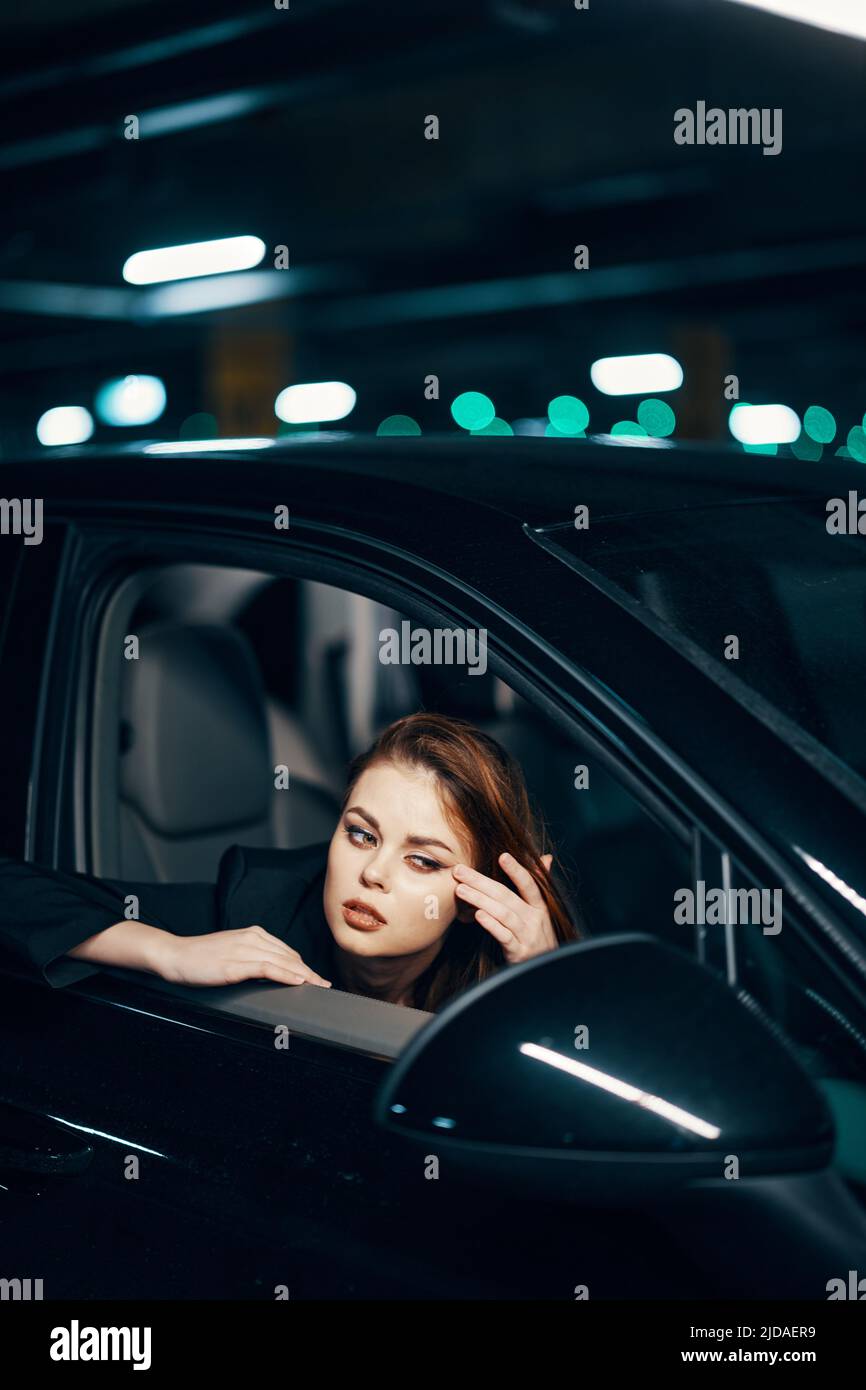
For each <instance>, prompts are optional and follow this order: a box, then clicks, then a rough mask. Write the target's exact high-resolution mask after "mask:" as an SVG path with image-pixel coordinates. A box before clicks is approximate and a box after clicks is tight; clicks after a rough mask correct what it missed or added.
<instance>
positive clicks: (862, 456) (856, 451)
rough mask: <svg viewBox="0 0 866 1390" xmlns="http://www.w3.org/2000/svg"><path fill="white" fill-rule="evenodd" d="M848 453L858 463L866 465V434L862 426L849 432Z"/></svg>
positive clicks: (855, 427) (856, 426) (857, 426)
mask: <svg viewBox="0 0 866 1390" xmlns="http://www.w3.org/2000/svg"><path fill="white" fill-rule="evenodd" d="M848 452H849V453H850V455H851V457H852V458H855V459H856V460H857V462H858V463H866V433H864V430H863V426H862V425H854V427H853V429H850V430H849V431H848Z"/></svg>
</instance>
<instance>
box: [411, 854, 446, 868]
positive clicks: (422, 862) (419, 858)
mask: <svg viewBox="0 0 866 1390" xmlns="http://www.w3.org/2000/svg"><path fill="white" fill-rule="evenodd" d="M409 860H410V863H411V862H415V863H416V864H417V865H418V867H419V868H423V869H441V868H442V865H441V864H439V863H438V862H437V861H436V860H435V859H428V858H427V857H426V856H425V855H423V854H410V855H409Z"/></svg>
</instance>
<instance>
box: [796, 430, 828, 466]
mask: <svg viewBox="0 0 866 1390" xmlns="http://www.w3.org/2000/svg"><path fill="white" fill-rule="evenodd" d="M791 453H792V454H793V455H794V457H795V458H798V459H803V460H804V461H806V460H808V461H809V462H811V463H817V462H818V460H819V459H820V458H821V457H822V456H823V453H824V446H823V444H819V443H818V441H817V440H816V439H810V438H809V436H808V434H801V435H800V436H799V437H798V438H797V439H795V440H794V442H793V444H792V445H791Z"/></svg>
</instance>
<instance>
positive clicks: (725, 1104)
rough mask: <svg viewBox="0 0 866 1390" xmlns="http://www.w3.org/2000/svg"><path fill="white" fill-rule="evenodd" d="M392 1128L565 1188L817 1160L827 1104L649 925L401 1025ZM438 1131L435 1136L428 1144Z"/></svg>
mask: <svg viewBox="0 0 866 1390" xmlns="http://www.w3.org/2000/svg"><path fill="white" fill-rule="evenodd" d="M375 1117H376V1120H377V1121H378V1123H379V1124H381V1125H384V1126H385V1128H386V1129H388V1130H389V1132H391V1133H393V1134H399V1135H403V1136H404V1137H405V1138H406V1139H407V1140H408V1141H410V1142H412V1143H414V1144H416V1145H419V1146H422V1147H423V1148H424V1149H425V1150H428V1151H429V1150H431V1149H432V1150H433V1152H435V1153H436V1154H438V1155H439V1156H440V1158H442V1159H445V1158H446V1156H447V1158H448V1159H449V1160H450V1161H452V1162H454V1163H455V1164H457V1165H458V1166H459V1167H460V1168H461V1169H464V1170H466V1171H468V1172H473V1171H474V1172H476V1173H479V1174H481V1175H482V1176H484V1177H486V1178H488V1179H489V1178H491V1177H499V1178H500V1179H501V1180H504V1181H505V1182H507V1183H514V1184H517V1185H519V1186H520V1187H521V1188H522V1189H523V1190H524V1191H526V1189H527V1187H529V1188H530V1189H531V1190H535V1191H539V1192H543V1193H544V1194H545V1195H550V1196H555V1197H560V1198H561V1197H570V1198H572V1199H574V1200H576V1201H580V1200H584V1199H586V1200H595V1199H598V1198H599V1197H612V1198H614V1199H615V1200H616V1201H617V1203H620V1202H623V1201H627V1200H628V1199H631V1198H633V1197H635V1196H641V1195H643V1194H645V1193H651V1192H656V1193H658V1194H659V1195H661V1196H663V1195H667V1194H670V1193H671V1192H672V1191H673V1190H675V1189H677V1188H681V1187H685V1186H688V1185H689V1184H691V1183H693V1182H695V1181H700V1180H707V1179H713V1178H717V1179H724V1178H725V1176H726V1167H727V1170H728V1172H730V1171H731V1165H730V1158H731V1157H735V1158H736V1159H737V1160H738V1163H739V1175H740V1176H742V1177H746V1176H754V1175H757V1174H781V1173H803V1172H808V1171H811V1170H815V1169H819V1168H823V1167H826V1165H827V1164H828V1163H829V1161H830V1159H831V1157H832V1152H833V1141H834V1132H833V1121H832V1117H831V1114H830V1111H829V1109H828V1108H827V1105H826V1103H825V1101H824V1099H823V1097H822V1096H821V1094H820V1092H819V1091H818V1089H817V1087H816V1086H815V1085H814V1084H813V1082H812V1080H811V1078H810V1077H809V1076H808V1074H807V1073H806V1072H805V1071H804V1070H803V1068H802V1066H801V1064H800V1062H799V1060H798V1059H797V1057H796V1056H795V1055H794V1053H793V1051H791V1050H789V1049H788V1047H787V1046H786V1045H785V1044H784V1043H783V1042H781V1041H779V1039H778V1037H777V1036H776V1035H775V1034H774V1033H773V1032H771V1031H770V1028H769V1027H767V1026H766V1024H764V1023H763V1022H762V1021H761V1019H760V1018H759V1017H758V1016H756V1015H755V1013H754V1012H753V1011H752V1010H750V1009H747V1008H746V1007H745V1006H744V1005H743V1004H742V1003H741V1002H740V1001H739V1000H738V999H737V997H736V995H735V994H734V992H733V991H732V990H731V989H730V988H729V986H728V985H727V984H726V983H725V981H723V980H722V979H721V978H720V977H718V976H716V975H714V974H712V973H711V972H710V971H708V970H707V969H705V968H704V967H703V966H701V965H699V964H697V962H696V961H694V960H693V959H692V958H691V957H690V956H688V955H686V954H684V953H681V952H680V951H678V950H674V949H672V948H671V947H668V946H665V945H662V944H661V943H660V942H658V941H657V940H656V939H655V938H653V937H650V936H641V935H631V934H629V935H621V936H612V937H605V938H602V939H599V940H594V941H588V942H579V943H576V944H574V945H571V946H563V947H560V948H559V949H558V950H556V951H551V952H549V953H548V954H546V955H543V956H537V957H536V958H535V959H534V960H531V961H527V962H526V963H525V964H524V965H519V966H511V967H509V968H507V969H505V970H503V971H502V972H500V973H499V974H498V975H495V976H493V977H492V978H491V979H489V980H486V981H484V983H483V984H481V985H478V986H476V987H475V988H474V989H473V990H470V991H469V992H468V993H466V994H465V995H462V996H460V998H458V999H456V1000H454V1001H453V1002H452V1003H451V1004H450V1005H449V1006H448V1007H447V1008H446V1009H444V1010H443V1011H442V1013H441V1014H438V1015H437V1016H436V1018H435V1019H434V1020H433V1021H432V1022H431V1023H429V1024H427V1025H426V1026H425V1027H424V1028H422V1029H421V1031H420V1032H419V1033H418V1034H417V1036H416V1037H415V1038H413V1039H412V1041H411V1042H410V1044H409V1046H408V1047H407V1049H406V1051H405V1052H404V1053H402V1054H401V1056H400V1057H399V1059H398V1060H397V1062H396V1064H395V1066H394V1068H393V1070H392V1071H391V1073H390V1074H389V1076H388V1079H387V1081H386V1082H385V1084H384V1086H383V1087H382V1089H381V1091H380V1092H379V1095H378V1097H377V1104H376V1111H375ZM434 1146H435V1147H434Z"/></svg>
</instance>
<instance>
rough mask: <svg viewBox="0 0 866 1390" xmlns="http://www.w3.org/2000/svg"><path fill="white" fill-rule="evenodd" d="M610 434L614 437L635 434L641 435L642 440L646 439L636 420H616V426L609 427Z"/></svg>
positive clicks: (645, 432) (645, 433)
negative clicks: (614, 435)
mask: <svg viewBox="0 0 866 1390" xmlns="http://www.w3.org/2000/svg"><path fill="white" fill-rule="evenodd" d="M610 432H611V434H616V435H619V434H637V435H641V436H642V437H643V438H644V439H646V437H647V431H646V430H645V429H644V427H643V425H639V424H638V422H637V420H617V422H616V424H615V425H612V426H611V430H610Z"/></svg>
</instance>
